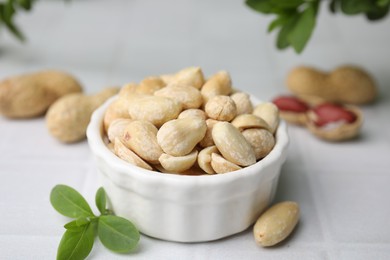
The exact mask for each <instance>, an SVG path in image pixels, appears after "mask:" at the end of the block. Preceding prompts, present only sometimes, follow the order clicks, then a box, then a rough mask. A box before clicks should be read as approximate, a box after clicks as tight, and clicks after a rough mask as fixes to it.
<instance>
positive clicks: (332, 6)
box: [329, 0, 339, 13]
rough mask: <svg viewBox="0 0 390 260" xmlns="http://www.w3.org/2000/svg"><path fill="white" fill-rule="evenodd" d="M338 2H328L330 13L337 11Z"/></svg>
mask: <svg viewBox="0 0 390 260" xmlns="http://www.w3.org/2000/svg"><path fill="white" fill-rule="evenodd" d="M338 4H339V2H338V0H332V1H331V2H330V4H329V10H330V11H331V12H332V13H336V11H337V5H338Z"/></svg>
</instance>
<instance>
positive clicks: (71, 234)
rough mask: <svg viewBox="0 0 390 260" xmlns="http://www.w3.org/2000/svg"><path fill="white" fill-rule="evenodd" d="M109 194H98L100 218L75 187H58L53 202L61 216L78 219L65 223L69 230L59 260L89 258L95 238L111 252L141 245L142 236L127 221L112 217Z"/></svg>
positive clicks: (59, 253) (100, 190)
mask: <svg viewBox="0 0 390 260" xmlns="http://www.w3.org/2000/svg"><path fill="white" fill-rule="evenodd" d="M106 201H107V197H106V192H105V191H104V189H103V188H100V189H98V191H97V192H96V197H95V203H96V207H97V208H98V210H99V211H100V214H101V215H100V216H95V215H94V214H93V212H92V210H91V207H90V206H89V205H88V203H87V201H86V200H85V199H84V197H83V196H81V194H80V193H78V192H77V191H76V190H74V189H73V188H71V187H69V186H66V185H57V186H55V187H54V188H53V189H52V191H51V193H50V202H51V204H52V206H53V207H54V209H55V210H57V211H58V212H59V213H60V214H62V215H64V216H66V217H70V218H74V219H75V220H73V221H71V222H69V223H67V224H65V226H64V228H65V229H66V231H65V233H64V235H63V236H62V239H61V242H60V245H59V246H58V251H57V259H58V260H62V259H67V260H70V259H73V260H77V259H85V258H86V257H87V256H88V255H89V253H90V252H91V250H92V247H93V243H94V241H95V236H96V235H98V237H99V239H100V241H101V242H102V244H103V245H104V246H105V247H106V248H108V249H110V250H111V251H114V252H118V253H126V252H129V251H132V250H133V249H134V248H135V247H136V246H137V244H138V241H139V238H140V234H139V232H138V230H137V228H136V227H135V226H134V225H133V224H132V223H131V222H130V221H128V220H127V219H125V218H121V217H117V216H114V215H112V212H111V211H110V210H108V209H107V208H106V204H107V203H106Z"/></svg>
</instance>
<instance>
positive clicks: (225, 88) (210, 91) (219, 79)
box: [200, 71, 233, 103]
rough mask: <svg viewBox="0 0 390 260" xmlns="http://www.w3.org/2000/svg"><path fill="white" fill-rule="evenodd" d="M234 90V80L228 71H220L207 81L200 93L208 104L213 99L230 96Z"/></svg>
mask: <svg viewBox="0 0 390 260" xmlns="http://www.w3.org/2000/svg"><path fill="white" fill-rule="evenodd" d="M232 90H233V89H232V80H231V78H230V75H229V73H228V72H226V71H219V72H217V73H216V74H214V75H213V76H211V77H210V78H209V79H208V80H207V81H206V83H205V84H204V85H203V87H202V89H201V91H200V92H201V94H202V96H203V100H204V102H205V103H206V102H207V101H209V99H211V98H212V97H215V96H219V95H224V96H227V95H230V94H231V93H232Z"/></svg>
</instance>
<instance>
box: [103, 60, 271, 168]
mask: <svg viewBox="0 0 390 260" xmlns="http://www.w3.org/2000/svg"><path fill="white" fill-rule="evenodd" d="M278 124H279V110H278V108H277V107H276V106H275V105H274V104H273V103H270V102H265V103H261V104H258V105H257V106H254V105H253V104H252V102H251V100H250V96H249V95H248V94H246V93H243V92H240V91H237V90H235V89H233V87H232V81H231V78H230V75H229V73H227V72H226V71H219V72H217V73H215V74H214V75H212V76H211V77H209V78H208V79H207V80H206V79H205V77H204V75H203V72H202V70H201V68H199V67H190V68H185V69H183V70H181V71H179V72H177V73H175V74H171V75H160V76H153V77H147V78H145V79H144V80H142V81H141V82H140V83H139V84H135V83H130V84H126V85H124V86H123V87H122V88H121V90H120V92H119V94H118V96H117V98H116V99H115V100H114V101H112V103H110V105H109V106H108V108H107V110H106V112H105V115H104V120H103V125H104V130H105V133H106V134H107V138H106V142H107V146H108V147H109V148H110V149H111V151H113V152H114V153H115V154H116V155H117V156H118V157H119V158H121V159H123V160H125V161H127V162H129V163H131V164H134V165H136V166H139V167H142V168H144V169H148V170H153V171H159V172H163V173H177V174H185V175H202V174H218V173H226V172H232V171H236V170H239V169H241V168H243V167H246V166H249V165H252V164H254V163H256V162H257V161H259V160H261V159H262V158H264V157H265V156H267V154H269V152H270V151H271V150H272V149H273V147H274V145H275V132H276V130H277V127H278Z"/></svg>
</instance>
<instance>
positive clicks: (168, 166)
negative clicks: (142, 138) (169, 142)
mask: <svg viewBox="0 0 390 260" xmlns="http://www.w3.org/2000/svg"><path fill="white" fill-rule="evenodd" d="M197 155H198V151H197V150H193V151H192V152H191V153H190V154H187V155H184V156H172V155H169V154H166V153H163V154H161V156H160V158H159V159H158V160H159V161H160V163H161V165H162V167H164V169H165V170H167V171H169V172H175V173H178V172H184V171H186V170H188V169H190V168H191V167H192V165H194V163H195V162H196V158H197Z"/></svg>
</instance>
